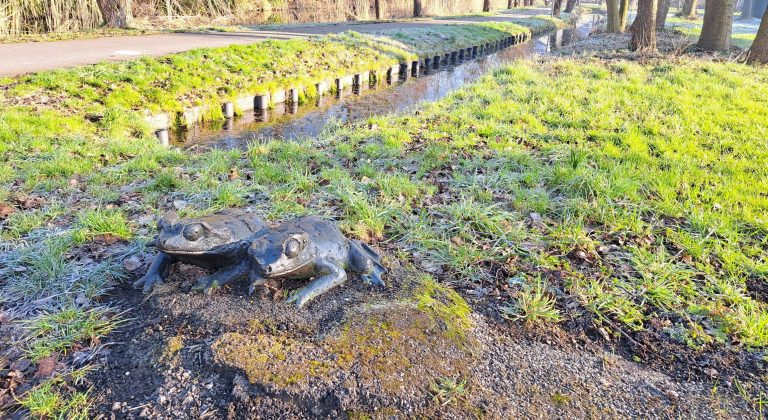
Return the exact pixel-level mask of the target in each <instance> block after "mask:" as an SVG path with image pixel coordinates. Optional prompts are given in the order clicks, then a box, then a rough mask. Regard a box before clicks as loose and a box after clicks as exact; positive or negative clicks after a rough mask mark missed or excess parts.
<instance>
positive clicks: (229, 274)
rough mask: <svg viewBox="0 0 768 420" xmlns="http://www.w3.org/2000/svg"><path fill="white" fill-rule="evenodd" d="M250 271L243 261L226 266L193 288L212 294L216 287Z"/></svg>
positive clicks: (202, 279)
mask: <svg viewBox="0 0 768 420" xmlns="http://www.w3.org/2000/svg"><path fill="white" fill-rule="evenodd" d="M247 273H248V264H247V263H246V262H242V263H240V264H236V265H233V266H231V267H225V268H222V269H221V270H219V271H217V272H215V273H213V274H210V275H207V276H205V277H203V278H201V279H200V280H198V281H197V283H196V284H195V285H194V286H193V287H192V290H197V291H202V292H205V293H208V294H210V293H211V292H212V291H213V290H214V289H216V288H218V287H221V286H223V285H225V284H227V283H229V282H231V281H233V280H237V279H239V278H241V277H243V276H245V275H246V274H247Z"/></svg>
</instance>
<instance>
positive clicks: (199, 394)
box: [83, 266, 767, 419]
mask: <svg viewBox="0 0 768 420" xmlns="http://www.w3.org/2000/svg"><path fill="white" fill-rule="evenodd" d="M202 274H203V273H202V272H201V271H200V270H199V269H197V268H195V267H191V266H181V267H178V269H176V270H174V272H173V273H172V274H171V277H170V278H169V281H168V282H167V283H166V284H164V285H162V286H161V287H159V288H158V290H157V291H156V292H154V293H153V294H152V295H150V296H147V297H145V296H144V295H142V294H141V293H140V292H139V291H135V290H132V289H130V288H129V286H128V284H129V283H128V282H127V283H126V285H125V286H123V287H120V288H117V289H115V291H114V295H113V301H114V303H115V304H116V305H119V306H120V307H124V308H131V312H130V313H129V315H128V316H130V317H131V320H130V322H128V323H127V324H125V326H124V327H123V328H122V329H121V330H120V331H118V332H116V333H113V334H112V335H111V336H110V337H108V338H107V339H106V340H105V342H110V343H112V345H110V346H109V348H108V350H106V351H104V352H103V353H102V354H101V360H100V362H101V363H100V367H99V368H98V369H97V370H95V371H94V372H93V373H92V374H91V375H90V377H89V379H88V381H87V383H86V384H84V385H83V386H84V387H86V388H87V387H91V386H92V387H93V388H92V389H93V390H94V391H93V394H92V396H93V397H94V398H95V401H96V404H95V409H94V412H93V413H92V414H94V415H97V416H98V415H101V416H103V417H106V418H237V419H240V418H242V419H245V418H264V419H271V418H410V417H415V416H427V417H438V418H472V417H480V418H518V417H542V418H554V417H557V418H568V417H638V416H642V417H696V418H715V417H756V416H757V415H758V412H757V411H756V409H755V408H754V407H753V406H752V405H751V401H748V400H746V399H745V398H743V397H742V396H740V395H739V393H738V392H736V390H735V386H734V385H735V384H736V383H739V384H740V386H741V387H742V389H749V390H759V389H760V388H761V387H762V389H763V391H767V390H765V383H764V382H765V381H764V377H762V378H761V377H760V375H764V374H765V366H764V365H760V364H759V363H751V364H749V363H747V364H740V363H739V358H744V357H747V356H745V354H746V353H745V352H741V353H733V354H730V353H728V352H727V351H726V350H720V352H719V353H718V352H716V351H714V350H713V351H711V352H709V353H706V352H704V354H701V353H699V352H694V351H692V350H690V349H687V348H686V347H685V346H682V345H676V344H675V343H674V342H670V340H669V339H663V338H660V337H656V336H654V332H653V329H651V330H650V331H649V332H647V333H643V334H640V335H636V336H630V335H628V336H627V337H623V336H622V338H621V339H615V338H614V337H611V336H608V337H606V336H605V335H604V334H603V333H600V332H599V331H598V329H599V328H603V327H601V326H597V325H594V324H593V323H592V321H587V320H586V319H588V318H586V317H585V318H583V319H576V320H575V319H571V320H568V321H566V322H564V323H562V324H561V325H558V326H553V327H550V328H549V329H547V330H541V329H532V328H528V327H526V326H524V325H520V324H519V323H510V322H509V321H506V320H504V319H502V318H500V317H499V316H498V315H497V314H495V313H493V312H492V311H490V310H488V309H487V308H489V305H488V303H489V302H480V301H476V302H474V303H471V305H472V306H473V307H474V308H473V309H474V310H475V311H474V312H473V313H472V314H471V316H470V320H471V328H469V329H468V330H466V331H465V332H463V333H461V334H458V335H457V334H450V333H449V332H450V331H449V328H446V325H448V324H450V322H451V320H450V319H449V320H443V321H445V322H437V321H436V320H435V317H434V316H430V315H428V314H427V313H426V312H424V311H423V310H421V309H420V306H417V305H415V304H413V301H412V300H409V296H410V295H411V294H412V293H413V287H412V286H411V284H410V281H409V280H407V279H408V278H409V276H410V275H411V274H410V273H409V271H408V270H407V269H406V268H404V267H395V268H394V269H393V270H392V271H391V273H390V274H388V276H387V277H386V278H385V280H387V281H388V283H389V287H388V288H387V289H384V290H382V289H374V288H371V287H367V286H365V285H363V284H361V282H359V281H358V280H357V279H356V278H355V277H352V278H350V280H349V281H348V282H347V284H346V285H345V286H343V287H341V288H339V289H338V290H335V291H333V292H331V293H329V294H326V295H324V296H321V297H319V298H318V299H317V300H316V301H315V302H313V303H310V304H309V305H308V306H307V307H305V308H304V309H296V308H294V307H292V306H288V305H286V304H284V303H283V302H282V299H283V296H284V294H283V291H282V287H283V285H272V288H273V289H272V290H271V291H268V290H264V291H262V293H261V294H260V295H258V296H257V295H254V296H247V293H246V292H247V291H246V287H245V285H243V284H235V285H233V286H232V287H225V288H223V289H221V290H218V291H216V292H214V293H213V294H211V295H202V294H193V293H186V292H184V291H183V289H185V288H186V287H187V286H188V285H189V284H191V282H192V281H194V279H195V278H196V277H198V276H200V275H202ZM481 308H486V309H485V310H484V312H483V309H481ZM606 338H607V339H608V340H610V341H606ZM661 343H665V345H664V346H661V347H659V346H660V344H661ZM643 349H645V352H644V353H643V352H642V351H640V350H643ZM638 354H640V359H638V360H640V362H639V363H638V362H635V361H633V357H635V358H637V357H638ZM707 359H708V360H709V361H710V364H709V365H708V366H706V367H702V366H698V365H694V366H690V365H689V364H690V363H699V362H700V361H701V360H707ZM711 370H717V372H714V377H711V376H708V375H709V373H711V372H710V371H711ZM440 379H453V380H455V381H456V383H461V382H464V384H465V391H463V392H460V391H456V392H453V393H451V392H450V391H449V392H448V393H447V394H445V393H444V394H441V396H436V394H438V393H439V392H438V390H437V388H435V385H434V384H435V383H437V382H438V381H439V380H440ZM446 395H449V396H450V397H451V398H446Z"/></svg>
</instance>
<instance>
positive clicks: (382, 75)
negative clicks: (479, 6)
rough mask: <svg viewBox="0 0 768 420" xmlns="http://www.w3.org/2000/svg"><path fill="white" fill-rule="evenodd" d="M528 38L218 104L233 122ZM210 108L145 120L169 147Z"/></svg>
mask: <svg viewBox="0 0 768 420" xmlns="http://www.w3.org/2000/svg"><path fill="white" fill-rule="evenodd" d="M528 37H529V36H528V35H527V34H518V35H514V36H509V37H506V38H504V39H501V40H497V41H493V42H488V43H483V44H480V45H475V46H471V47H467V48H461V49H458V50H454V51H449V52H444V53H441V54H436V55H429V56H425V57H419V58H418V59H417V60H413V61H410V62H402V63H400V64H398V65H395V66H392V67H386V68H382V69H379V70H377V71H366V72H361V73H357V74H352V75H348V76H342V77H338V78H336V79H331V80H320V81H317V82H315V83H314V86H312V87H310V88H309V89H312V90H310V91H306V90H305V89H306V88H305V87H302V86H297V87H291V88H288V89H277V90H274V91H272V92H268V93H260V94H254V95H244V96H241V97H238V98H237V99H235V100H233V101H227V102H224V103H222V104H221V111H222V114H223V116H224V118H226V119H232V118H234V117H235V115H236V114H237V113H243V112H247V111H257V112H266V111H267V110H268V109H270V108H272V107H274V106H275V105H279V104H284V103H285V104H290V105H291V106H293V107H294V108H295V107H297V106H298V104H299V102H300V100H301V97H302V94H303V95H305V96H306V97H315V98H322V97H323V96H324V95H327V94H330V93H334V92H335V93H336V94H337V95H339V97H340V95H341V92H343V90H344V89H345V88H347V87H350V86H351V87H352V88H353V92H355V93H358V94H359V93H360V92H362V91H364V90H367V89H369V88H371V87H372V86H378V85H381V84H384V83H386V84H389V85H391V84H394V83H398V82H401V81H405V80H407V79H408V78H409V77H418V76H420V75H421V74H423V73H427V72H429V71H432V70H438V69H440V68H441V67H443V66H447V65H450V64H455V63H459V62H461V61H465V60H469V59H473V58H476V57H478V56H479V55H485V54H490V53H493V52H495V51H498V50H500V49H503V48H507V47H510V46H512V45H516V44H518V43H521V42H525V41H527V40H528ZM210 111H211V110H210V108H209V107H208V106H206V105H198V106H193V107H189V108H185V109H184V110H183V111H181V112H178V113H176V114H175V115H174V114H171V113H160V114H150V115H147V116H146V117H145V119H146V121H147V123H148V124H149V126H150V128H151V129H153V130H154V132H155V135H156V136H157V138H158V140H159V141H160V143H162V144H163V145H166V146H167V145H169V144H170V134H169V130H171V129H172V128H173V127H179V128H182V129H184V128H189V127H192V126H194V125H195V124H197V123H199V122H201V121H202V120H203V119H205V118H206V116H207V115H210Z"/></svg>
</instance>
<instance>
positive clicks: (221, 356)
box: [213, 333, 336, 388]
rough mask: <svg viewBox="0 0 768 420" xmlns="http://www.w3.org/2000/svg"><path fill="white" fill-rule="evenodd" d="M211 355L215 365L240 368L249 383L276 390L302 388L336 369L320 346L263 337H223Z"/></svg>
mask: <svg viewBox="0 0 768 420" xmlns="http://www.w3.org/2000/svg"><path fill="white" fill-rule="evenodd" d="M213 352H214V357H215V360H216V361H217V362H218V363H223V364H225V365H229V366H233V367H237V368H240V369H242V370H243V372H244V373H245V374H246V376H247V377H248V380H250V381H251V382H254V383H261V384H264V385H272V386H276V387H278V388H286V387H291V386H294V385H306V384H308V383H309V382H310V381H311V380H312V378H318V377H320V378H321V377H326V376H328V375H329V373H330V372H331V370H332V369H334V368H335V367H336V366H335V364H334V363H333V361H332V359H331V358H330V357H329V355H328V354H327V353H325V352H324V350H323V349H322V348H321V347H318V346H316V345H314V344H311V343H305V342H302V341H298V340H294V339H291V338H287V337H274V336H270V335H265V334H256V335H244V334H239V333H228V334H224V335H223V336H221V337H220V338H219V339H218V340H216V342H215V343H214V344H213Z"/></svg>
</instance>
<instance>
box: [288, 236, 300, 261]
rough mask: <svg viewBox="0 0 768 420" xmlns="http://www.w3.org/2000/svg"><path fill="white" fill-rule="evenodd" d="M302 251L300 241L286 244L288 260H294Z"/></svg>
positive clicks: (293, 240) (294, 240) (291, 241)
mask: <svg viewBox="0 0 768 420" xmlns="http://www.w3.org/2000/svg"><path fill="white" fill-rule="evenodd" d="M300 251H301V242H299V240H298V239H291V240H289V241H288V243H287V244H285V256H286V257H288V258H293V257H295V256H297V255H299V252H300Z"/></svg>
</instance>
